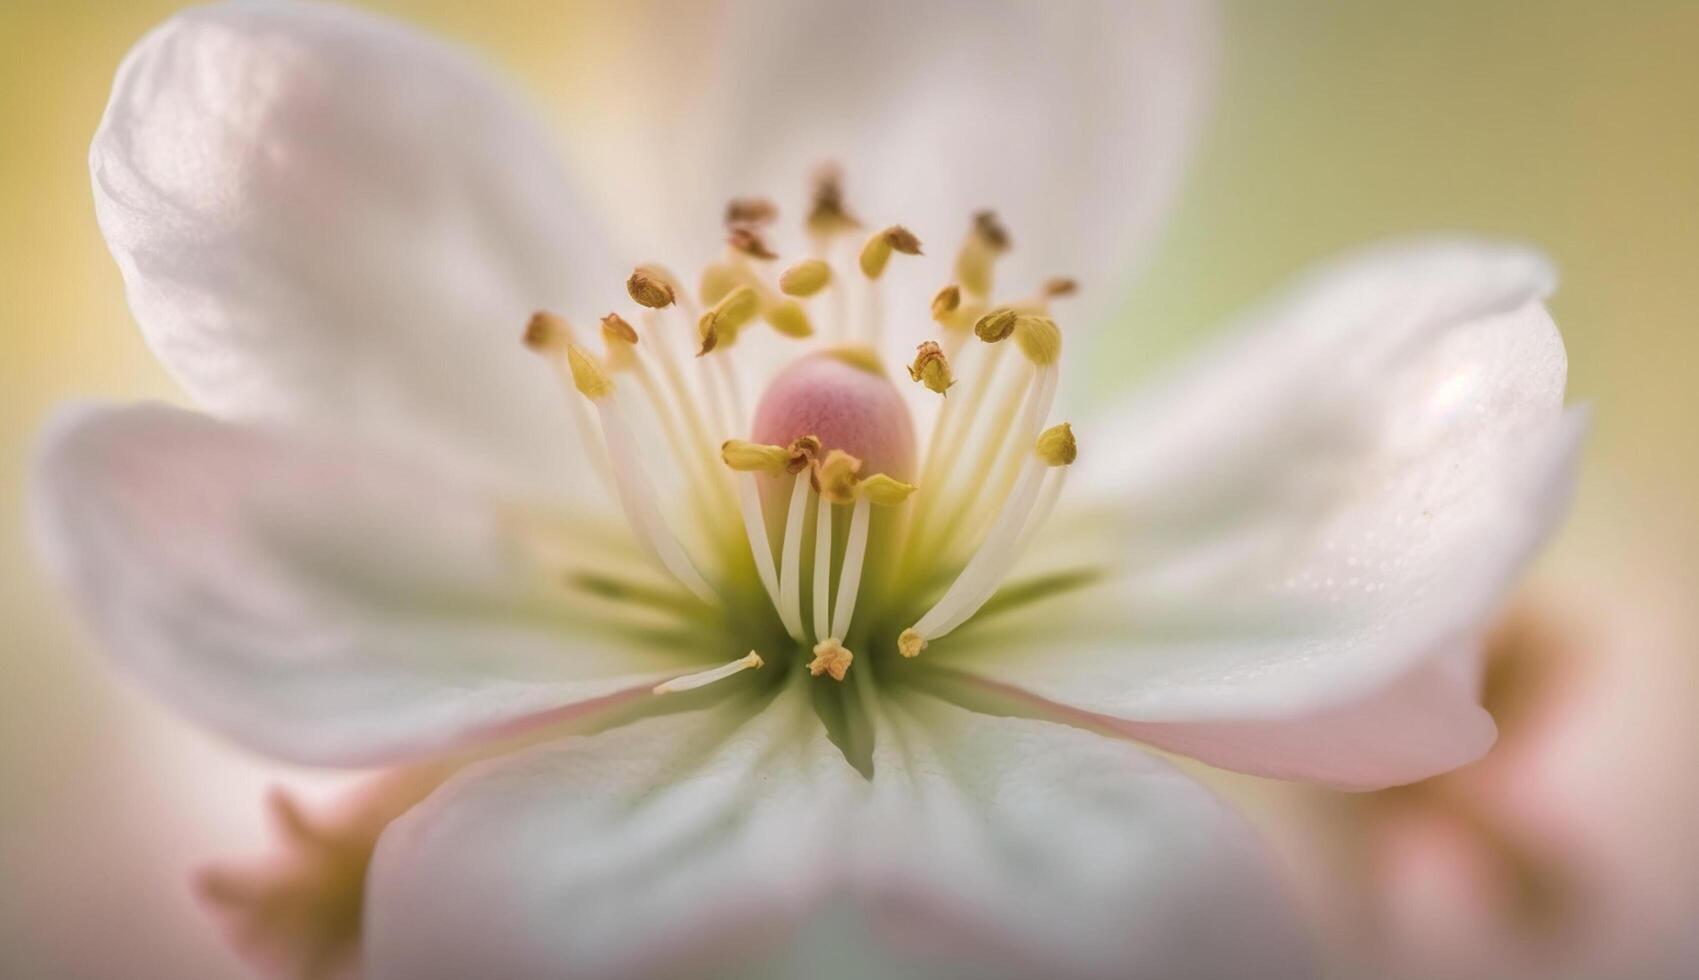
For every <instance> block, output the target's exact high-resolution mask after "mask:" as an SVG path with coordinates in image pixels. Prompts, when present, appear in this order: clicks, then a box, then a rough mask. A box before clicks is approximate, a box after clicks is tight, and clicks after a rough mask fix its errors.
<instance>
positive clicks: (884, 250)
mask: <svg viewBox="0 0 1699 980" xmlns="http://www.w3.org/2000/svg"><path fill="white" fill-rule="evenodd" d="M892 252H901V253H902V254H904V255H919V254H920V239H918V238H916V237H914V232H912V231H909V230H908V229H907V228H904V227H903V226H902V225H892V226H891V227H889V228H886V229H885V230H884V231H880V232H875V233H874V235H873V237H872V238H869V239H868V240H867V244H866V245H863V246H862V247H861V273H862V275H864V276H866V277H867V278H869V279H877V278H879V277H880V276H881V275H884V273H885V266H886V264H887V263H889V262H890V261H891V253H892Z"/></svg>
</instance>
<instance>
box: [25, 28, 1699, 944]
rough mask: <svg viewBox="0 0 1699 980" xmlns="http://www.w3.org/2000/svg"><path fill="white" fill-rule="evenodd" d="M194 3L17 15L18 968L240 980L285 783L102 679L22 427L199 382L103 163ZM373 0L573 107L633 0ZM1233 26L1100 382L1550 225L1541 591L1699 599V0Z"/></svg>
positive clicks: (1688, 636)
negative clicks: (243, 870)
mask: <svg viewBox="0 0 1699 980" xmlns="http://www.w3.org/2000/svg"><path fill="white" fill-rule="evenodd" d="M176 6H178V5H177V4H173V3H164V2H153V0H125V2H116V0H115V2H96V0H0V329H3V333H0V365H3V370H0V445H3V447H4V450H3V452H0V603H3V605H0V624H4V627H3V629H4V633H3V635H4V637H5V643H4V647H3V648H0V692H3V694H0V697H3V703H0V835H3V836H0V951H3V952H0V965H3V966H4V967H5V969H4V970H0V972H5V973H6V974H7V975H9V976H20V977H25V976H30V977H33V976H48V975H51V976H57V977H78V976H116V975H123V976H129V977H141V976H162V977H164V976H176V977H181V976H216V975H222V974H225V973H230V972H233V971H234V970H235V961H234V959H233V958H232V957H230V955H229V954H227V953H226V952H225V951H224V950H223V948H222V946H221V944H220V943H219V942H218V941H217V939H216V937H215V936H214V934H213V933H212V931H211V929H210V928H209V927H208V926H206V925H204V924H203V922H202V920H201V919H200V917H199V916H198V915H197V914H196V913H195V911H194V910H193V908H192V902H191V899H190V897H189V893H188V888H187V884H186V875H185V872H186V869H187V868H188V867H190V866H191V865H193V864H194V863H196V862H197V861H199V860H201V859H203V858H205V857H207V856H210V855H214V854H223V853H228V852H230V851H232V850H237V851H240V850H244V849H246V848H248V847H251V846H253V845H254V844H256V843H257V842H258V841H259V839H260V837H261V828H260V824H261V813H260V805H259V798H258V797H259V791H260V788H261V787H262V786H263V785H264V784H265V783H266V782H267V781H268V780H269V779H272V778H275V777H276V775H277V774H278V773H279V770H277V769H276V768H274V767H265V766H261V765H260V764H258V763H255V762H253V761H251V760H249V759H246V758H244V757H243V756H241V755H240V754H239V753H237V752H236V751H234V750H232V749H229V748H227V747H225V746H222V745H220V744H217V743H214V742H212V741H211V740H209V739H207V738H205V737H203V736H202V735H200V734H199V733H197V732H195V731H192V730H190V729H189V728H188V727H187V726H186V725H184V724H183V723H181V722H179V721H177V720H176V719H175V718H174V717H172V716H171V715H169V714H168V713H167V712H165V711H164V710H163V709H161V708H158V707H157V706H155V705H154V704H153V703H152V702H151V701H150V700H148V699H147V698H145V697H143V696H141V695H140V694H139V692H136V691H134V690H132V689H131V688H130V687H129V686H127V685H126V684H125V683H124V682H123V681H122V679H121V678H119V677H117V676H115V675H114V674H112V673H111V672H109V671H108V670H107V669H106V667H105V665H104V663H103V662H102V660H101V659H100V658H99V657H98V656H97V655H96V653H95V652H94V651H93V650H92V649H91V648H90V646H89V644H88V643H86V642H85V640H84V639H83V638H82V637H81V636H80V634H79V632H78V630H77V628H76V626H75V624H74V622H72V620H71V619H70V617H69V615H68V614H67V613H66V611H65V609H64V608H63V606H62V605H61V603H60V601H59V599H58V597H57V596H56V594H55V593H54V592H53V590H51V589H50V588H49V587H48V585H47V584H46V583H44V582H43V581H42V580H41V578H40V577H39V575H38V573H37V572H36V570H35V568H34V564H33V559H32V554H31V550H30V548H29V546H28V540H27V527H26V523H25V518H24V500H23V496H24V491H23V479H24V475H25V472H26V468H27V460H28V456H29V450H30V446H31V444H32V440H33V438H34V434H35V432H36V430H37V428H38V427H39V425H40V423H41V421H42V419H43V418H44V416H45V415H46V413H48V412H49V411H50V409H51V408H52V407H53V405H54V404H55V403H57V402H59V401H60V400H62V399H66V398H72V397H85V396H109V397H120V398H138V397H165V398H172V397H175V396H174V392H173V388H172V385H171V383H170V382H169V381H168V379H167V378H166V377H165V376H164V374H163V372H162V371H161V370H160V369H159V368H158V367H157V366H156V365H155V363H154V362H153V360H152V358H151V356H150V355H149V353H148V351H147V350H146V348H145V346H144V345H143V343H142V340H141V337H140V335H139V334H138V333H137V331H136V330H135V328H134V327H133V325H132V323H131V321H130V317H129V314H128V312H127V311H126V309H125V306H124V300H123V295H122V289H121V284H120V281H119V276H118V271H117V269H116V268H115V267H114V265H113V264H112V262H111V260H110V258H109V257H108V255H107V253H106V250H105V247H104V245H103V244H102V242H101V240H100V236H99V233H98V231H97V229H96V227H95V221H94V214H93V208H92V204H91V199H90V194H89V189H88V176H87V166H86V154H87V147H88V142H89V138H90V136H91V135H92V133H93V131H94V128H95V125H96V122H97V121H98V119H99V117H100V113H101V109H102V107H103V105H104V103H105V99H106V95H107V90H108V86H109V84H110V81H111V78H112V74H113V72H114V70H115V69H116V67H117V65H118V62H119V60H120V58H121V57H122V56H123V54H124V52H125V50H126V49H127V48H128V47H129V46H130V44H131V43H133V42H134V41H135V40H136V39H137V38H138V37H139V36H140V35H141V34H142V33H144V32H145V31H146V30H147V29H148V28H149V27H150V26H152V25H153V24H154V23H156V22H158V21H159V20H160V19H162V18H163V17H164V16H166V15H167V14H168V13H169V12H170V11H171V10H172V9H173V8H175V7H176ZM373 6H377V7H380V8H384V9H387V10H389V11H390V12H392V13H396V14H398V15H400V16H404V17H407V18H409V19H412V20H414V21H417V22H419V23H422V24H424V25H426V26H428V27H431V28H433V29H435V30H438V31H440V32H441V33H443V34H446V35H448V36H451V37H454V38H458V39H460V40H461V41H463V42H465V43H466V44H468V45H471V46H473V47H475V48H477V49H479V50H481V51H482V52H484V53H485V54H486V55H487V56H489V57H490V58H491V59H493V60H495V61H497V62H499V63H501V64H502V65H504V66H505V67H506V68H507V69H508V70H509V71H510V72H511V73H513V74H514V75H515V76H517V77H518V78H519V79H520V80H521V81H522V82H523V83H524V84H526V86H527V87H528V88H529V89H530V91H531V93H532V94H533V95H534V96H535V98H536V99H537V100H538V101H539V102H540V103H541V104H542V105H543V106H544V107H545V109H547V110H548V111H550V112H551V113H553V114H554V115H555V116H557V121H558V122H559V123H560V124H561V125H562V126H568V125H571V124H572V123H573V122H575V121H581V120H582V119H583V118H584V117H585V114H586V112H587V111H588V110H587V109H586V107H583V106H575V105H573V104H572V101H571V99H570V93H571V91H572V79H573V77H574V73H575V72H582V71H586V70H591V66H594V65H595V64H597V59H600V58H605V57H607V55H606V52H608V51H610V50H617V44H618V43H619V38H618V35H619V33H620V32H621V31H623V30H626V29H627V25H625V24H624V22H623V21H622V20H621V18H620V17H619V15H618V14H617V13H616V12H615V10H614V8H612V7H611V6H610V7H591V6H588V5H583V4H579V5H567V4H555V3H544V2H541V0H537V2H525V0H499V2H498V0H480V2H477V3H466V2H446V0H418V2H412V3H402V2H394V0H390V2H383V3H377V4H373ZM1224 24H1225V29H1226V43H1225V45H1224V52H1223V66H1222V67H1223V74H1222V76H1221V79H1220V83H1219V89H1218V108H1217V113H1216V115H1215V116H1214V118H1213V120H1212V122H1211V124H1210V125H1209V127H1208V128H1207V130H1206V133H1205V136H1204V139H1203V141H1202V144H1201V145H1200V147H1199V149H1198V153H1197V155H1196V160H1195V167H1194V169H1193V171H1192V174H1191V177H1190V179H1189V181H1188V183H1187V185H1186V188H1185V194H1184V197H1183V199H1182V201H1181V203H1180V206H1179V208H1178V211H1177V213H1176V215H1175V216H1174V221H1173V223H1172V225H1171V228H1170V230H1169V232H1168V234H1167V237H1166V238H1165V239H1164V240H1163V241H1162V243H1161V245H1160V247H1159V249H1158V251H1157V253H1156V255H1155V259H1154V263H1153V265H1152V267H1151V270H1150V275H1149V276H1148V278H1147V279H1146V281H1145V283H1144V286H1143V288H1142V289H1141V290H1140V291H1139V292H1138V293H1137V295H1135V296H1133V297H1131V298H1130V299H1129V303H1128V306H1127V310H1126V317H1125V322H1124V325H1123V326H1122V328H1121V329H1120V330H1119V331H1118V332H1116V333H1115V334H1114V337H1113V340H1112V341H1111V345H1110V349H1109V350H1107V351H1105V352H1104V355H1105V356H1104V357H1103V359H1102V360H1101V361H1100V362H1098V372H1099V373H1098V374H1097V376H1096V381H1097V383H1099V384H1100V385H1104V386H1108V385H1112V384H1116V383H1120V382H1121V381H1122V380H1124V379H1125V378H1126V377H1128V375H1129V374H1130V373H1139V372H1142V371H1144V370H1147V369H1148V367H1149V366H1150V365H1153V364H1156V363H1159V362H1161V361H1164V360H1166V359H1169V358H1171V357H1173V356H1176V355H1177V354H1178V353H1179V352H1180V351H1182V350H1183V349H1184V348H1185V347H1186V346H1187V345H1189V344H1191V343H1192V342H1194V341H1195V340H1196V338H1197V337H1198V336H1200V335H1201V334H1203V333H1204V332H1206V331H1208V330H1209V329H1211V328H1212V326H1214V325H1216V324H1217V323H1218V322H1219V321H1220V319H1221V318H1222V317H1223V316H1225V315H1228V314H1230V313H1231V312H1233V311H1234V310H1236V309H1237V308H1239V307H1240V306H1241V305H1242V304H1244V303H1245V302H1247V301H1249V300H1252V299H1254V298H1255V297H1257V296H1258V295H1259V294H1261V293H1262V292H1264V291H1265V290H1267V289H1269V288H1271V287H1273V286H1275V285H1277V284H1278V283H1279V282H1281V281H1282V280H1283V279H1285V278H1286V277H1287V276H1289V275H1290V274H1292V273H1293V272H1295V271H1297V270H1298V269H1299V268H1300V267H1301V266H1302V265H1304V264H1306V263H1308V262H1310V261H1312V260H1314V259H1317V258H1320V257H1323V256H1325V255H1327V254H1329V253H1331V252H1334V251H1336V250H1338V249H1341V248H1345V247H1348V246H1350V245H1352V244H1356V243H1360V242H1364V241H1366V240H1370V239H1374V238H1377V237H1380V236H1384V235H1389V234H1398V233H1403V232H1411V231H1422V230H1465V231H1478V232H1484V233H1490V234H1492V235H1496V236H1508V237H1513V238H1519V239H1524V240H1527V241H1530V242H1533V243H1536V244H1538V245H1540V246H1542V247H1543V248H1545V249H1546V250H1548V251H1549V252H1550V253H1551V254H1552V255H1553V256H1554V257H1555V258H1556V260H1557V263H1558V265H1559V267H1560V269H1561V271H1562V274H1563V279H1562V286H1561V289H1560V291H1559V293H1558V294H1557V296H1556V298H1555V300H1554V301H1553V303H1552V307H1553V311H1554V313H1555V315H1556V318H1557V321H1558V323H1559V325H1560V327H1561V328H1562V329H1563V333H1564V336H1565V339H1566V341H1567V343H1568V347H1569V353H1570V365H1571V392H1572V398H1574V399H1576V400H1587V401H1591V402H1593V403H1594V405H1595V407H1596V423H1595V426H1596V427H1595V430H1594V434H1593V437H1592V440H1591V443H1590V446H1589V449H1588V452H1587V455H1586V464H1585V473H1584V478H1583V484H1582V491H1581V494H1580V497H1579V500H1578V503H1577V507H1576V512H1575V515H1574V518H1573V520H1572V521H1571V523H1570V525H1569V527H1568V528H1567V529H1566V531H1565V533H1564V534H1563V536H1562V538H1561V539H1560V540H1559V541H1558V543H1557V544H1556V546H1555V547H1554V548H1553V549H1552V550H1551V551H1550V552H1549V553H1548V554H1547V556H1546V557H1545V559H1544V560H1543V563H1542V566H1541V568H1540V570H1539V571H1538V572H1537V575H1536V579H1537V580H1539V579H1561V580H1563V581H1565V582H1569V583H1579V584H1580V587H1581V588H1583V589H1586V590H1597V591H1598V592H1600V593H1607V594H1608V593H1613V592H1620V591H1623V590H1638V591H1644V592H1645V593H1646V594H1648V595H1652V596H1657V597H1670V598H1658V599H1657V600H1656V601H1661V602H1666V603H1678V604H1681V603H1691V602H1695V601H1699V600H1696V599H1695V597H1696V596H1699V591H1696V589H1699V575H1696V574H1695V571H1696V570H1695V566H1694V560H1693V556H1694V554H1695V552H1696V551H1699V549H1696V548H1695V546H1694V543H1695V539H1696V538H1699V513H1696V508H1695V506H1694V498H1695V493H1696V491H1699V438H1696V437H1695V435H1694V433H1693V431H1692V429H1693V424H1694V422H1695V420H1696V419H1699V385H1696V384H1695V379H1694V374H1695V371H1694V361H1695V356H1696V355H1699V325H1696V324H1695V323H1694V319H1695V318H1694V316H1693V315H1692V313H1691V310H1692V309H1693V300H1692V298H1691V297H1692V292H1693V281H1694V279H1695V276H1696V270H1699V59H1696V58H1695V57H1694V55H1693V52H1694V51H1696V50H1699V4H1692V3H1654V2H1644V3H1616V4H1602V3H1588V2H1565V3H1553V2H1535V0H1530V2H1525V3H1509V2H1430V3H1420V4H1406V3H1392V2H1376V3H1346V2H1339V3H1319V2H1279V3H1264V2H1241V3H1236V4H1229V5H1228V6H1227V7H1226V11H1225V17H1224ZM610 35H611V36H610ZM1648 583H1653V584H1654V585H1655V587H1654V585H1648ZM1668 611H1669V612H1670V613H1671V614H1672V615H1677V616H1679V617H1680V621H1681V622H1682V623H1683V624H1685V623H1686V622H1687V621H1688V619H1689V618H1690V616H1691V614H1690V613H1689V612H1688V610H1686V609H1685V608H1676V609H1672V610H1668ZM1677 637H1678V639H1677V640H1676V641H1675V642H1677V643H1678V644H1679V645H1680V647H1681V649H1680V651H1679V652H1680V654H1681V655H1680V656H1675V657H1671V658H1668V659H1667V662H1664V663H1663V665H1662V666H1660V667H1659V668H1658V669H1660V670H1666V671H1668V672H1669V673H1670V676H1669V677H1668V683H1670V684H1685V685H1690V688H1689V689H1692V686H1694V685H1693V682H1694V677H1695V666H1694V664H1695V659H1694V658H1693V657H1691V656H1688V654H1690V653H1691V652H1692V651H1693V650H1694V649H1695V648H1694V646H1693V644H1692V642H1691V641H1692V640H1693V634H1692V632H1691V631H1688V630H1685V628H1684V629H1683V630H1681V631H1678V633H1677ZM1687 734H1689V735H1691V736H1693V737H1694V738H1695V740H1696V741H1699V731H1696V732H1689V733H1687ZM1676 775H1677V777H1678V778H1686V779H1691V778H1692V777H1691V775H1690V774H1687V773H1678V774H1676ZM1677 857H1679V858H1681V859H1688V860H1690V859H1691V858H1692V857H1693V855H1692V854H1691V853H1690V854H1688V855H1684V856H1681V855H1678V856H1677Z"/></svg>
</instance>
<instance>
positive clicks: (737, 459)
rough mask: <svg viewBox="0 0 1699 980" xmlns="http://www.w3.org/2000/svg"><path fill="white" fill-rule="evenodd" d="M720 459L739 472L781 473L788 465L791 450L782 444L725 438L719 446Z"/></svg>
mask: <svg viewBox="0 0 1699 980" xmlns="http://www.w3.org/2000/svg"><path fill="white" fill-rule="evenodd" d="M720 459H721V460H723V461H724V462H725V464H726V465H727V466H729V467H731V468H732V469H734V470H737V471H738V472H740V473H783V472H784V471H785V470H786V469H788V468H789V467H790V463H791V451H790V450H789V449H786V448H785V447H784V446H764V445H762V444H760V443H758V442H746V441H745V440H742V439H727V440H726V441H725V442H724V443H722V444H721V446H720Z"/></svg>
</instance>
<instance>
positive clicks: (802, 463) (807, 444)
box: [785, 436, 821, 476]
mask: <svg viewBox="0 0 1699 980" xmlns="http://www.w3.org/2000/svg"><path fill="white" fill-rule="evenodd" d="M820 450H821V446H820V439H819V438H818V437H817V436H798V437H797V438H796V439H794V440H792V441H791V444H790V445H789V446H786V447H785V452H787V453H789V454H790V461H789V462H787V463H786V464H785V472H786V473H789V474H790V475H792V476H795V475H796V474H798V473H801V472H802V471H803V470H806V469H808V468H809V467H810V466H812V465H814V461H815V460H817V459H819V458H820Z"/></svg>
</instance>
